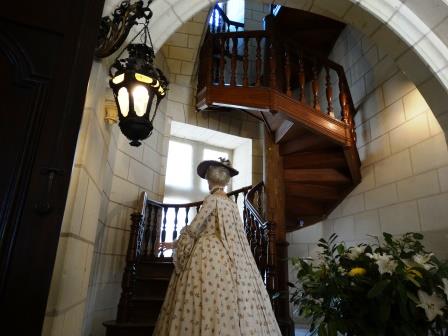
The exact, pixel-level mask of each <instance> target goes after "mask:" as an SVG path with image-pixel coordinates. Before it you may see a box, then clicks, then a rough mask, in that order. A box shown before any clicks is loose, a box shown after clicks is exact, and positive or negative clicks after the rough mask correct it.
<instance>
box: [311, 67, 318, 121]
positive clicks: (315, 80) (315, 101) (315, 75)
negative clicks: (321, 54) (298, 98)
mask: <svg viewBox="0 0 448 336" xmlns="http://www.w3.org/2000/svg"><path fill="white" fill-rule="evenodd" d="M312 71H313V83H312V89H313V108H314V109H315V110H316V111H319V112H320V103H319V78H318V73H317V62H316V61H314V64H313V68H312Z"/></svg>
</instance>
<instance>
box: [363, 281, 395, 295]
mask: <svg viewBox="0 0 448 336" xmlns="http://www.w3.org/2000/svg"><path fill="white" fill-rule="evenodd" d="M389 283H390V280H388V279H384V280H381V281H380V282H378V283H376V284H375V286H373V287H372V288H371V289H370V290H369V292H368V293H367V297H368V298H369V299H371V298H374V297H377V296H378V295H380V294H381V292H382V291H383V290H384V288H386V287H387V285H388V284H389Z"/></svg>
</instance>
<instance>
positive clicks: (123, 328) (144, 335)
mask: <svg viewBox="0 0 448 336" xmlns="http://www.w3.org/2000/svg"><path fill="white" fill-rule="evenodd" d="M103 325H104V326H105V327H106V336H148V335H152V333H153V331H154V327H155V325H156V321H150V320H148V319H147V320H146V322H144V323H134V322H127V323H119V322H117V321H106V322H103Z"/></svg>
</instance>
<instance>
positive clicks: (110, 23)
mask: <svg viewBox="0 0 448 336" xmlns="http://www.w3.org/2000/svg"><path fill="white" fill-rule="evenodd" d="M152 1H153V0H147V4H146V5H144V2H143V1H142V0H139V1H136V2H133V3H132V4H131V2H130V0H125V1H123V2H122V3H121V4H120V5H119V6H118V8H116V9H115V11H114V12H113V14H112V15H111V17H109V16H104V17H103V18H102V19H101V24H100V29H99V33H98V39H97V45H96V48H95V57H96V58H105V57H108V56H110V55H112V54H113V53H114V52H115V51H117V50H118V49H119V48H120V46H121V45H122V44H123V42H125V41H126V38H127V37H128V35H129V32H130V31H131V28H132V27H133V26H134V25H136V24H138V21H137V20H139V19H142V18H144V19H145V21H148V20H149V19H151V17H152V11H151V9H150V8H149V5H150V4H151V3H152Z"/></svg>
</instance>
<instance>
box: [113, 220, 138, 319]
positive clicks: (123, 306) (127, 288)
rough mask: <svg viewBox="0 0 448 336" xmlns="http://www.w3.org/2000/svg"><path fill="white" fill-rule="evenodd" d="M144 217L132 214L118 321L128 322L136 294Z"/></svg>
mask: <svg viewBox="0 0 448 336" xmlns="http://www.w3.org/2000/svg"><path fill="white" fill-rule="evenodd" d="M142 218H143V216H142V214H141V213H133V214H132V215H131V232H130V240H129V245H128V251H127V253H126V266H125V269H124V273H123V279H122V282H121V296H120V302H119V303H118V312H117V321H118V322H127V320H128V313H129V311H128V307H129V303H130V301H131V299H132V296H133V295H134V289H135V273H136V267H135V266H136V262H137V255H138V245H139V239H141V235H140V231H141V222H142Z"/></svg>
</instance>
